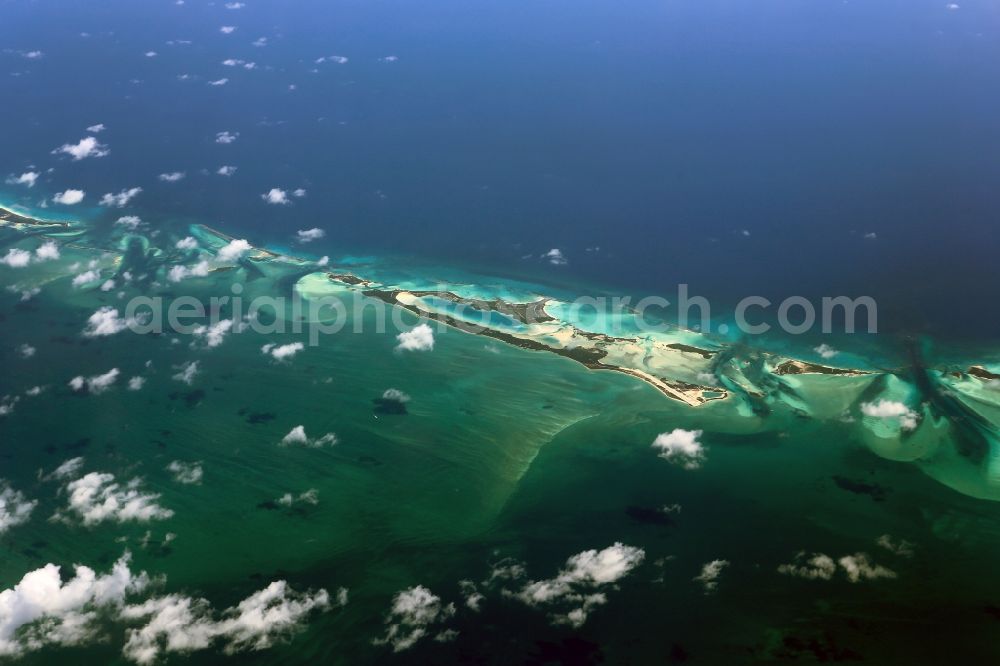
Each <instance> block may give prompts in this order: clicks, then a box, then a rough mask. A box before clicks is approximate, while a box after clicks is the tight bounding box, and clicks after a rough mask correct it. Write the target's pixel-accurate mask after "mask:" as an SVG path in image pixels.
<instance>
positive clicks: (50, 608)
mask: <svg viewBox="0 0 1000 666" xmlns="http://www.w3.org/2000/svg"><path fill="white" fill-rule="evenodd" d="M129 561H130V556H129V554H128V553H125V554H124V555H123V556H122V557H121V558H119V559H118V561H117V562H115V564H114V565H113V566H112V568H111V571H110V572H109V573H107V574H97V573H96V572H95V571H94V570H93V569H91V568H90V567H87V566H83V565H76V566H75V567H74V576H73V577H72V578H70V579H68V580H66V581H64V580H63V577H62V575H61V573H60V567H59V566H57V565H55V564H46V565H45V566H44V567H42V568H40V569H35V570H34V571H30V572H28V573H26V574H25V575H24V576H23V577H22V578H21V580H20V581H19V582H18V583H17V584H16V585H14V587H12V588H8V589H6V590H4V591H3V592H0V655H4V656H7V657H14V658H16V657H20V656H22V655H24V654H26V653H28V652H31V651H33V650H38V649H40V648H42V647H45V646H48V645H62V646H70V645H79V644H81V643H84V642H86V641H88V640H93V639H95V638H96V637H97V636H98V632H99V629H98V619H99V614H98V611H99V610H101V609H110V608H117V607H119V606H120V605H121V604H122V603H123V602H124V601H125V599H126V597H127V595H129V594H132V593H135V592H138V591H141V590H143V589H145V588H146V587H147V585H148V584H149V576H148V575H147V574H146V573H145V572H140V573H138V574H135V573H133V572H132V571H131V570H130V568H129Z"/></svg>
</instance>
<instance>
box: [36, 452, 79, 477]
mask: <svg viewBox="0 0 1000 666" xmlns="http://www.w3.org/2000/svg"><path fill="white" fill-rule="evenodd" d="M82 468H83V458H80V457H77V458H70V459H69V460H67V461H65V462H64V463H62V464H61V465H59V467H56V468H55V470H54V471H53V472H52V473H51V474H49V475H48V476H46V477H45V478H46V480H48V479H71V478H73V477H74V476H76V475H77V474H79V473H80V470H81V469H82Z"/></svg>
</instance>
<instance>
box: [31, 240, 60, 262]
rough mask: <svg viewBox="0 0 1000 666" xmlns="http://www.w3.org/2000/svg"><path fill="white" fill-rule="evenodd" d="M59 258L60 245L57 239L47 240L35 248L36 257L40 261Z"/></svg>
mask: <svg viewBox="0 0 1000 666" xmlns="http://www.w3.org/2000/svg"><path fill="white" fill-rule="evenodd" d="M58 258H59V246H58V245H56V243H55V241H45V242H44V243H42V244H41V245H39V246H38V248H37V249H36V250H35V259H37V260H38V261H54V260H56V259H58Z"/></svg>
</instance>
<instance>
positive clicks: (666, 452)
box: [653, 428, 705, 469]
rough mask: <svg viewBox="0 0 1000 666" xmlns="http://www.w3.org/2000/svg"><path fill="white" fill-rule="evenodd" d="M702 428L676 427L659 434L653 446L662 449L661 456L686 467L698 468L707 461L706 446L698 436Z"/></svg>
mask: <svg viewBox="0 0 1000 666" xmlns="http://www.w3.org/2000/svg"><path fill="white" fill-rule="evenodd" d="M701 434H702V431H701V430H683V429H681V428H676V429H674V430H672V431H670V432H664V433H660V434H659V435H657V437H656V439H655V440H654V441H653V448H654V449H659V450H660V457H661V458H663V459H664V460H666V461H668V462H671V463H673V464H675V465H680V466H681V467H683V468H684V469H698V468H699V467H701V465H702V463H704V462H705V448H704V447H703V446H702V444H701V442H699V441H698V438H699V437H701Z"/></svg>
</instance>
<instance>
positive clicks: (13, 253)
mask: <svg viewBox="0 0 1000 666" xmlns="http://www.w3.org/2000/svg"><path fill="white" fill-rule="evenodd" d="M30 263H31V253H30V252H28V251H27V250H19V249H17V248H16V247H12V248H11V249H9V250H7V254H5V255H4V256H3V258H0V264H4V265H6V266H10V267H11V268H24V267H25V266H27V265H28V264H30Z"/></svg>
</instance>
